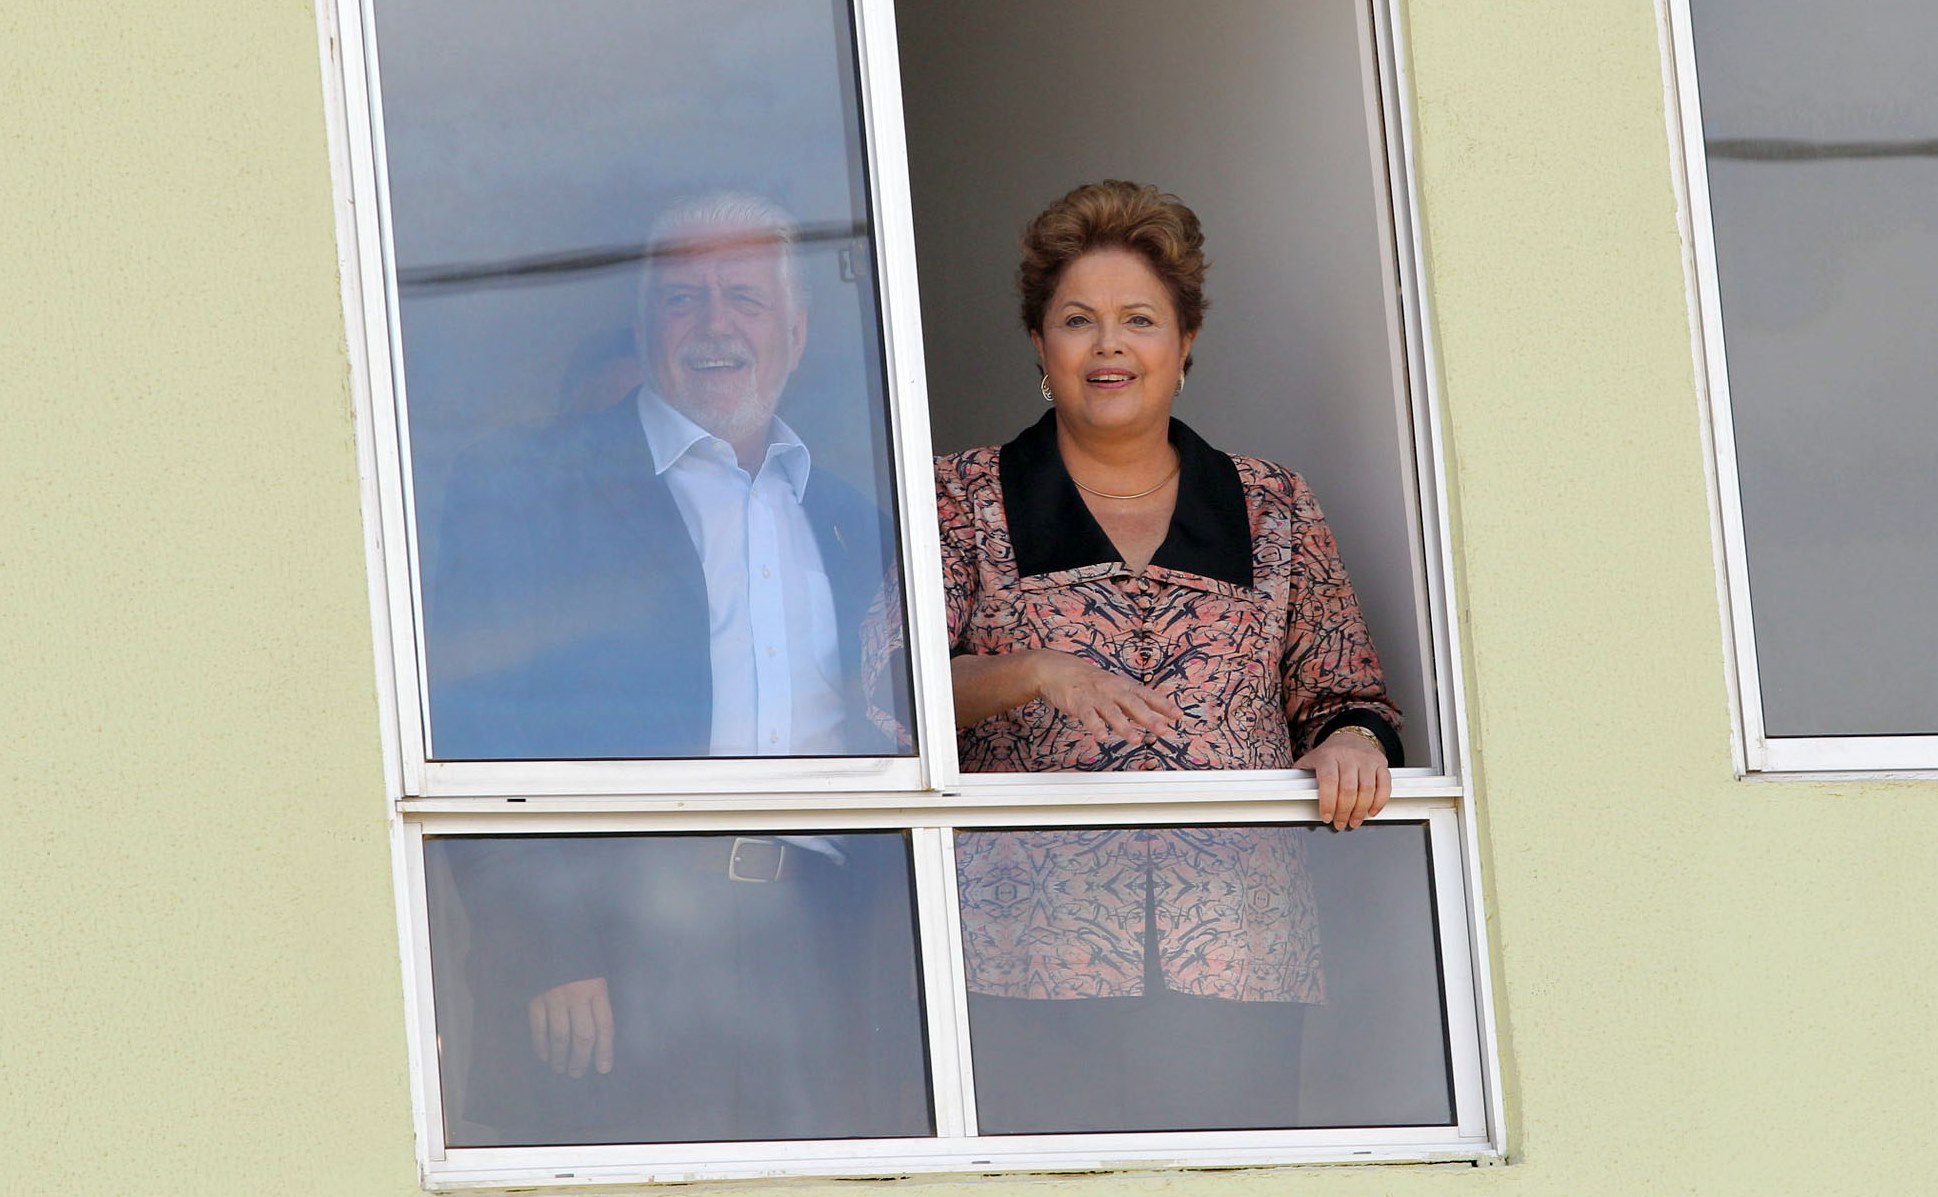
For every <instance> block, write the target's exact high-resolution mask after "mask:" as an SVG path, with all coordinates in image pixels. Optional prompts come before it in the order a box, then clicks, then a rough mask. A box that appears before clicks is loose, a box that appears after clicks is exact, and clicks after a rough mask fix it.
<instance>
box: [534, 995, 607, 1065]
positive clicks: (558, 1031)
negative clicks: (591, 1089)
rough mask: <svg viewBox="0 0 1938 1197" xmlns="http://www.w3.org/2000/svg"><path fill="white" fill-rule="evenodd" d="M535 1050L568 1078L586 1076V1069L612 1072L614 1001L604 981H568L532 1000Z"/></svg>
mask: <svg viewBox="0 0 1938 1197" xmlns="http://www.w3.org/2000/svg"><path fill="white" fill-rule="evenodd" d="M526 1009H527V1012H528V1013H529V1014H530V1015H531V1021H532V1050H533V1051H534V1052H537V1053H538V1058H539V1059H541V1060H543V1061H545V1062H546V1063H547V1064H550V1065H551V1066H552V1071H553V1072H557V1073H563V1074H565V1075H566V1076H571V1077H581V1076H584V1075H585V1070H586V1066H587V1065H591V1066H592V1067H593V1068H596V1069H598V1070H599V1071H600V1072H602V1073H605V1072H611V1071H612V999H611V998H610V997H608V996H607V994H606V979H605V978H604V977H588V978H586V979H585V980H583V981H567V982H566V983H565V984H563V985H555V986H553V987H552V988H550V989H548V990H546V991H545V992H544V993H541V994H539V995H538V996H537V997H535V998H533V999H532V1000H531V1002H530V1004H529V1005H528V1006H527V1007H526Z"/></svg>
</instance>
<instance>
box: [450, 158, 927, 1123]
mask: <svg viewBox="0 0 1938 1197" xmlns="http://www.w3.org/2000/svg"><path fill="white" fill-rule="evenodd" d="M794 240H795V232H794V225H793V222H792V221H791V219H790V218H789V217H788V216H787V215H786V213H784V212H783V211H781V210H780V209H779V208H777V207H775V206H774V205H772V204H770V203H768V202H766V201H763V200H760V199H757V198H754V197H750V196H745V195H739V194H721V195H713V196H709V197H706V198H703V199H700V200H697V201H693V202H689V203H685V204H682V205H680V206H678V207H676V208H674V209H673V210H672V211H670V212H668V213H667V214H666V215H665V216H663V217H662V218H661V219H660V220H659V222H658V223H657V224H656V225H655V226H654V230H653V234H652V237H651V239H650V242H649V244H648V249H647V254H646V263H647V264H646V270H645V272H644V276H643V280H642V283H641V286H640V290H639V305H638V316H637V326H636V330H635V334H636V340H637V344H638V349H639V357H640V360H641V364H642V366H643V371H644V378H645V382H644V385H642V386H641V388H640V389H639V390H638V391H637V392H636V393H635V394H634V395H633V396H632V397H631V398H632V401H630V402H622V403H620V404H619V405H618V406H617V407H616V408H613V409H611V410H609V411H601V412H594V413H591V414H589V415H586V416H584V417H582V418H577V419H573V420H569V421H567V422H565V423H563V424H561V425H559V426H558V427H556V428H554V429H550V430H547V431H546V432H544V433H542V434H539V435H537V436H534V437H531V438H527V439H526V440H524V441H520V442H514V443H509V444H503V445H494V446H492V447H491V448H489V449H488V450H486V451H483V452H481V453H480V454H476V455H473V457H472V458H470V459H469V460H468V461H467V462H466V463H465V464H464V465H463V466H461V467H460V470H459V472H458V475H457V477H456V478H454V480H453V482H452V485H451V488H450V492H449V498H448V499H447V505H446V506H447V510H448V511H449V512H450V515H449V516H448V517H447V519H446V521H445V528H446V531H445V535H444V542H443V544H442V545H441V546H440V565H439V568H438V571H437V577H438V584H437V587H436V588H435V590H434V592H433V594H432V596H431V598H432V602H431V607H430V611H429V615H428V619H427V624H428V627H427V642H428V645H427V646H428V650H429V651H428V657H429V660H428V664H429V671H430V678H431V725H432V746H433V750H434V754H435V756H436V757H438V758H439V759H451V758H480V759H503V758H530V759H565V758H604V757H616V758H651V757H751V756H768V755H781V756H810V755H826V754H844V753H845V754H854V753H875V752H885V751H888V750H889V749H888V746H887V744H886V742H885V741H884V740H883V739H882V738H881V734H880V732H879V731H877V730H876V727H875V725H874V723H872V722H871V721H869V720H868V719H867V718H865V717H863V713H862V709H861V702H860V697H859V690H860V686H859V677H858V673H859V670H858V669H857V667H856V663H857V661H858V658H859V636H860V630H861V626H862V622H863V617H864V611H865V609H866V605H867V604H868V602H869V601H870V600H871V599H872V598H873V597H874V596H875V594H876V593H877V591H878V590H879V589H880V587H881V585H882V578H883V576H884V573H885V570H886V566H887V562H888V561H889V560H890V558H891V549H890V547H889V545H888V543H887V532H886V531H885V528H886V525H885V521H884V520H883V518H882V516H881V514H880V512H879V511H878V510H877V509H876V507H875V506H874V505H873V504H871V503H869V502H867V501H866V500H864V499H862V498H861V497H860V496H859V495H856V494H855V493H854V492H853V491H851V490H849V489H847V488H846V487H844V486H842V485H841V484H840V483H839V482H838V481H837V480H835V479H833V478H831V477H824V476H823V475H822V474H819V473H813V472H812V469H811V458H810V454H809V453H808V450H807V447H806V446H805V445H804V444H802V442H801V440H800V438H799V437H798V436H796V435H795V433H794V432H793V430H792V429H790V428H789V427H788V426H787V424H786V423H785V422H784V421H782V420H781V419H780V418H779V417H778V416H777V415H776V414H775V413H776V409H777V407H778V405H779V403H780V400H781V396H782V393H783V391H784V389H785V388H786V385H787V382H788V380H789V378H790V377H791V376H792V375H793V373H794V371H795V369H796V367H797V366H798V365H799V364H800V361H801V356H802V353H803V351H804V349H805V347H806V345H807V314H808V313H807V304H806V296H805V292H804V290H803V288H802V285H801V280H800V277H799V269H798V263H797V262H796V261H795V257H794V251H793V246H794ZM433 856H434V859H438V860H440V861H441V862H443V863H442V866H441V867H448V869H449V870H450V875H451V878H452V881H453V883H454V885H455V887H456V891H457V893H458V896H459V898H460V900H461V903H462V906H463V910H464V915H465V920H466V922H467V924H468V928H469V940H470V950H469V953H468V955H467V957H466V959H465V970H464V972H465V975H464V977H463V979H462V982H460V980H459V978H458V977H457V976H456V975H455V972H454V971H453V972H441V973H440V976H439V978H438V982H439V988H440V992H441V993H445V994H451V993H454V992H456V991H459V989H460V987H462V989H463V990H464V991H465V992H467V993H468V996H469V998H470V1005H471V1012H470V1017H471V1019H472V1022H473V1026H474V1034H473V1036H472V1039H471V1043H472V1046H471V1050H470V1052H469V1055H468V1056H464V1054H463V1053H462V1052H458V1053H456V1057H463V1059H464V1063H463V1065H462V1066H461V1070H462V1071H463V1072H464V1073H465V1074H466V1075H465V1082H464V1084H463V1086H462V1090H463V1094H462V1098H461V1100H460V1101H459V1102H458V1103H457V1104H458V1108H459V1109H461V1110H462V1113H463V1118H464V1119H465V1120H466V1121H469V1122H475V1123H478V1124H480V1125H482V1126H486V1127H489V1128H491V1133H490V1134H486V1135H480V1136H478V1137H477V1138H476V1139H475V1140H467V1139H466V1138H465V1137H464V1135H465V1133H466V1132H465V1131H463V1130H462V1129H459V1130H456V1131H455V1132H454V1133H453V1134H452V1135H451V1136H449V1141H451V1142H452V1143H453V1144H454V1145H462V1144H465V1143H467V1142H476V1143H479V1144H487V1143H507V1144H517V1143H568V1142H570V1143H586V1142H655V1141H695V1140H720V1139H790V1138H812V1137H831V1136H849V1135H883V1134H919V1133H924V1132H925V1131H926V1129H927V1122H926V1109H925V1097H924V1096H923V1095H922V1093H921V1088H922V1086H921V1084H920V1078H921V1075H922V1060H921V1037H920V1022H919V1016H918V1013H917V1010H916V1006H915V1003H916V997H915V986H914V966H913V959H914V956H913V934H912V927H911V925H910V915H909V908H910V897H909V893H908V865H907V853H906V848H905V847H904V845H903V842H902V840H901V837H900V836H899V835H867V834H861V835H840V836H835V835H819V836H817V835H792V836H732V835H651V836H647V835H586V836H570V837H534V836H523V837H453V838H450V839H445V840H441V841H438V842H437V843H436V844H435V845H434V847H433ZM433 952H434V953H435V952H436V945H435V944H434V945H433ZM450 955H451V953H447V954H446V959H447V960H448V959H449V958H450ZM434 958H435V957H434ZM455 1011H456V1007H447V1011H446V1012H441V1023H442V1022H451V1021H455V1019H456V1018H457V1017H458V1016H457V1015H456V1013H455ZM454 1046H455V1045H454ZM454 1059H455V1057H454ZM454 1071H457V1070H456V1069H454ZM910 1093H913V1094H914V1095H915V1096H914V1100H913V1101H911V1100H909V1094H910Z"/></svg>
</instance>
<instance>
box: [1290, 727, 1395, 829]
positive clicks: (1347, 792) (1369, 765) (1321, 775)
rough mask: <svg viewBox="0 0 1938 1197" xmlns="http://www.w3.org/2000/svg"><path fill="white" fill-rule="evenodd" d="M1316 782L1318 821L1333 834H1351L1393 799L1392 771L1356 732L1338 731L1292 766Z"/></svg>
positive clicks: (1376, 748)
mask: <svg viewBox="0 0 1938 1197" xmlns="http://www.w3.org/2000/svg"><path fill="white" fill-rule="evenodd" d="M1292 767H1293V768H1294V769H1310V770H1312V772H1313V775H1314V776H1316V777H1317V778H1318V779H1319V821H1320V822H1321V823H1330V824H1332V829H1333V830H1334V831H1351V830H1352V829H1353V828H1355V827H1357V826H1359V825H1360V824H1361V823H1364V822H1365V821H1366V820H1368V819H1370V818H1372V817H1373V816H1374V815H1377V814H1378V813H1380V812H1381V811H1383V810H1385V809H1386V800H1387V799H1388V798H1390V797H1392V796H1393V771H1392V770H1391V769H1389V768H1388V767H1387V765H1386V753H1385V751H1384V750H1382V749H1381V748H1380V747H1379V746H1378V745H1376V744H1374V743H1373V742H1372V741H1371V740H1369V739H1367V738H1366V737H1365V736H1362V735H1360V734H1359V733H1358V732H1356V731H1348V730H1345V729H1341V730H1339V731H1336V732H1334V733H1332V734H1331V735H1330V736H1327V737H1326V738H1325V739H1324V740H1323V741H1321V742H1320V743H1319V746H1318V747H1316V748H1314V749H1313V750H1312V751H1311V752H1308V753H1306V754H1305V755H1304V756H1302V757H1300V758H1299V759H1298V760H1296V761H1293V762H1292Z"/></svg>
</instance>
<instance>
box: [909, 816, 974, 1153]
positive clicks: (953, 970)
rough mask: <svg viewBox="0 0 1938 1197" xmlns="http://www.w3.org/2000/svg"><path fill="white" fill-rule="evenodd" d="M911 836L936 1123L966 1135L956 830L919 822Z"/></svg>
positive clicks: (970, 1077)
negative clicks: (919, 826)
mask: <svg viewBox="0 0 1938 1197" xmlns="http://www.w3.org/2000/svg"><path fill="white" fill-rule="evenodd" d="M912 836H913V845H912V847H913V854H914V861H915V903H916V934H917V937H918V940H919V942H920V944H921V959H922V990H923V994H922V997H923V1007H924V1011H925V1014H926V1016H927V1020H928V1036H929V1086H930V1092H931V1094H932V1095H933V1099H934V1102H935V1129H936V1134H937V1136H938V1137H940V1138H943V1139H957V1138H970V1137H973V1136H974V1135H975V1134H976V1081H975V1072H974V1069H973V1067H972V1064H971V1059H970V1047H969V995H968V989H967V986H966V984H965V982H964V977H963V972H962V915H961V902H960V891H959V890H958V889H957V887H956V858H955V832H954V830H953V829H952V828H948V827H924V828H917V829H916V830H915V831H914V832H913V833H912Z"/></svg>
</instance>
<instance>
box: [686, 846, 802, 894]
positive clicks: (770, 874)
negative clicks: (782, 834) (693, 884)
mask: <svg viewBox="0 0 1938 1197" xmlns="http://www.w3.org/2000/svg"><path fill="white" fill-rule="evenodd" d="M692 842H693V849H694V851H693V855H692V856H691V858H690V861H689V863H690V865H691V867H692V869H693V871H694V872H696V873H699V874H701V875H703V876H707V877H725V878H726V879H727V880H728V881H740V882H745V883H747V884H750V885H772V884H775V883H777V882H786V881H798V880H800V879H801V876H802V872H803V869H804V868H805V867H806V866H807V865H808V864H809V863H810V861H811V860H813V859H822V857H821V854H820V853H819V852H814V851H811V850H809V849H806V848H801V847H798V846H796V845H794V844H788V843H783V842H782V841H780V840H776V839H769V838H767V837H765V836H758V835H736V836H734V837H732V838H731V839H729V838H728V837H726V836H706V837H703V838H696V839H694V840H693V841H692ZM803 858H807V859H803Z"/></svg>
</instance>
